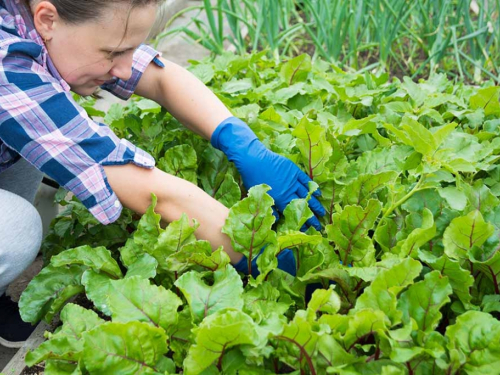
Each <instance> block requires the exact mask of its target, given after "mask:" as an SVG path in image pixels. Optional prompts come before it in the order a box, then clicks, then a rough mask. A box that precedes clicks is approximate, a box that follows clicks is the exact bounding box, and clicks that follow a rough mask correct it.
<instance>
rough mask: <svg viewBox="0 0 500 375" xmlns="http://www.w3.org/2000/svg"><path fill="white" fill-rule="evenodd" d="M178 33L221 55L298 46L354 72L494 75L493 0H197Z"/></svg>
mask: <svg viewBox="0 0 500 375" xmlns="http://www.w3.org/2000/svg"><path fill="white" fill-rule="evenodd" d="M193 9H196V10H198V12H197V13H196V14H195V15H194V17H193V18H192V20H191V24H190V25H186V26H182V27H178V28H174V29H168V28H167V31H165V32H164V33H162V34H161V35H160V36H159V38H158V39H157V40H160V39H161V38H164V37H170V36H171V35H173V34H179V33H182V34H184V35H186V36H187V37H189V38H191V39H193V40H195V41H196V42H198V43H200V44H201V45H202V46H204V47H205V48H207V49H209V50H210V51H211V52H212V53H213V54H214V55H220V54H221V53H222V52H223V51H224V47H227V46H228V45H233V46H234V48H235V50H236V51H237V52H238V53H240V54H241V53H244V52H249V51H251V52H257V51H261V50H267V51H268V53H269V56H270V57H272V58H273V59H274V60H275V61H278V60H279V59H285V60H286V59H288V58H291V57H293V56H296V55H298V54H301V53H302V52H308V53H310V54H311V55H313V60H315V59H317V58H318V57H321V58H323V59H325V60H327V61H329V62H332V63H337V64H339V65H340V66H341V67H347V66H349V67H352V68H353V69H355V70H357V71H371V70H373V69H376V70H377V71H385V72H389V73H390V74H392V75H395V76H398V77H402V76H404V75H407V76H411V77H412V78H421V77H427V76H429V75H430V74H432V73H435V72H444V73H446V74H447V75H448V76H449V77H450V78H454V79H461V80H465V81H467V82H473V83H479V82H481V81H484V80H486V79H493V80H494V81H495V82H497V83H498V82H500V69H499V66H498V64H499V63H498V62H499V61H500V51H499V49H500V20H499V12H500V0H472V1H471V0H415V1H401V0H272V1H271V0H212V1H210V0H204V1H203V5H200V6H197V7H190V8H187V9H186V10H184V11H182V12H181V13H179V15H180V14H184V13H185V12H187V11H191V10H193Z"/></svg>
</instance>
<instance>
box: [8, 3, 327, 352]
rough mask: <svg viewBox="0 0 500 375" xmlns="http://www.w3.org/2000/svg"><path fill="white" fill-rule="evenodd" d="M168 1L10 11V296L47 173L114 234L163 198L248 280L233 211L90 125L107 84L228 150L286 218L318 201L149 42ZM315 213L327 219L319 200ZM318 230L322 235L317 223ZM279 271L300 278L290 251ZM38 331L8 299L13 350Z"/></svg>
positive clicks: (169, 215) (36, 236)
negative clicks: (295, 202)
mask: <svg viewBox="0 0 500 375" xmlns="http://www.w3.org/2000/svg"><path fill="white" fill-rule="evenodd" d="M158 3H159V0H106V1H101V0H86V1H81V0H50V1H48V0H30V1H29V0H25V2H23V0H2V1H0V25H1V30H0V43H1V44H0V62H1V63H0V66H1V68H2V69H1V70H2V75H1V85H0V209H1V217H0V295H2V294H4V292H5V289H6V287H7V285H8V284H9V283H10V282H11V281H12V280H13V279H14V278H15V277H16V276H17V275H19V273H20V272H22V271H23V270H24V269H25V268H26V267H27V266H28V265H29V264H30V263H31V262H32V260H33V259H34V257H35V256H36V254H37V252H38V247H39V245H40V241H41V229H40V219H39V217H38V216H37V214H36V211H35V210H34V209H33V207H32V206H31V204H30V203H29V202H31V201H32V200H33V196H34V193H35V191H36V189H37V187H38V185H39V183H40V180H41V176H42V173H45V174H47V175H48V176H50V177H51V178H53V179H54V180H56V181H58V182H59V184H60V185H61V186H64V187H65V188H67V189H68V190H70V191H72V192H73V193H74V194H75V195H76V196H77V197H78V198H79V199H80V200H81V201H82V202H83V204H84V205H85V206H86V207H87V208H88V209H89V210H90V212H91V213H92V214H93V215H94V216H95V217H96V218H97V219H98V220H99V221H100V222H101V223H103V224H108V223H111V222H113V221H115V220H116V219H117V218H118V217H119V216H120V212H121V210H122V205H123V206H125V207H128V208H130V209H132V210H134V211H136V212H138V213H144V212H145V211H146V209H147V207H148V206H149V205H150V199H151V198H150V197H151V193H154V194H156V196H157V197H158V205H157V207H156V210H157V212H158V213H159V214H161V216H162V218H163V219H164V220H166V221H169V222H170V221H173V220H175V219H178V218H179V217H180V215H181V214H182V213H183V212H185V213H187V215H188V216H189V217H191V218H196V219H197V220H198V221H199V222H200V227H199V229H198V230H197V232H196V235H197V237H198V238H201V239H205V240H208V241H210V242H211V244H212V246H213V247H214V248H218V247H219V246H223V247H224V249H225V251H226V252H227V253H228V255H229V257H230V258H231V263H232V264H233V265H234V267H235V268H236V269H238V270H239V271H241V272H246V273H248V269H247V261H246V259H245V258H244V257H243V256H242V254H239V253H236V252H234V251H233V250H232V248H231V243H230V240H229V238H228V237H227V236H226V235H224V234H222V233H221V227H222V226H223V225H224V222H225V219H226V217H227V215H228V210H227V208H226V207H224V206H223V205H222V204H220V203H219V202H217V201H216V200H214V199H212V198H211V197H210V196H208V195H207V194H206V193H205V192H203V191H202V190H201V189H199V188H198V187H196V186H195V185H193V184H191V183H189V182H187V181H184V180H182V179H179V178H177V177H175V176H171V175H169V174H167V173H164V172H162V171H160V170H159V169H157V168H155V167H154V160H153V158H152V157H151V156H150V155H148V154H147V153H146V152H144V151H143V150H140V149H138V148H137V147H135V146H134V145H132V144H130V143H129V142H128V141H126V140H123V139H118V138H117V137H116V135H114V134H113V132H112V131H111V130H110V129H109V128H108V127H107V126H105V125H103V124H97V123H95V122H94V121H93V120H91V119H90V118H89V117H88V116H87V114H86V113H85V111H84V110H83V109H82V108H81V107H80V106H78V105H77V104H76V103H75V102H74V100H73V98H72V95H71V91H73V92H75V93H77V94H80V95H91V94H92V93H94V91H95V90H96V89H97V88H98V87H99V86H100V87H101V88H103V89H104V90H107V91H110V92H111V93H113V94H114V95H116V96H118V97H120V98H122V99H127V98H129V97H130V96H131V95H132V93H136V94H138V95H141V96H143V97H146V98H149V99H152V100H154V101H156V102H157V103H159V104H160V105H162V106H163V107H165V108H166V109H167V110H168V111H170V112H171V113H172V114H173V115H174V116H175V117H176V118H177V119H178V120H179V121H181V122H182V123H183V124H184V125H185V126H186V127H188V128H189V129H191V130H192V131H194V132H196V133H198V134H200V135H201V136H203V137H204V138H206V139H209V140H210V141H211V143H212V145H214V147H216V148H218V149H220V150H222V151H223V152H224V153H225V154H226V155H227V156H228V158H229V160H231V161H233V162H234V163H235V165H236V166H237V168H238V170H239V172H240V174H241V176H242V179H243V182H244V184H245V186H246V187H247V188H249V187H251V186H254V185H256V184H260V183H267V184H268V185H270V186H271V188H272V190H271V192H270V193H271V196H272V197H273V198H274V199H275V203H276V207H277V209H278V211H282V210H283V209H284V208H285V207H286V205H287V204H288V203H289V202H290V201H291V200H292V199H295V198H298V197H305V196H306V195H307V184H308V181H309V178H308V177H307V175H305V174H304V173H303V172H302V171H300V170H299V168H298V167H297V166H296V165H295V164H293V163H292V162H291V161H289V160H288V159H286V158H283V157H281V156H279V155H277V154H275V153H273V152H271V151H269V150H267V149H266V148H265V147H264V146H263V145H262V143H261V142H260V141H259V140H258V138H257V137H256V136H255V135H254V134H253V133H252V131H251V130H250V129H249V128H248V126H247V125H246V124H244V123H243V122H242V121H240V120H238V119H236V118H234V117H232V115H231V112H230V111H229V110H228V109H227V108H226V107H225V106H224V105H223V104H222V103H221V102H220V101H219V100H218V99H217V97H216V96H215V95H214V94H213V93H212V92H211V91H210V90H209V89H207V88H206V87H205V86H204V85H203V84H202V83H201V82H200V81H198V80H197V79H196V78H195V77H194V76H192V75H191V74H190V73H189V72H187V71H186V70H184V69H182V68H181V67H179V66H177V65H175V64H173V63H171V62H168V61H166V60H164V59H162V58H161V57H160V56H159V54H158V53H157V52H156V51H155V50H153V49H152V48H150V47H148V46H145V45H143V44H142V43H143V42H144V40H145V39H146V37H147V35H148V33H149V31H150V28H151V26H152V25H153V22H154V20H155V13H156V9H157V4H158ZM310 205H311V208H312V209H313V211H314V212H315V213H316V214H317V215H323V214H324V209H323V207H322V206H321V204H320V203H319V202H318V201H317V200H316V199H315V198H313V199H311V201H310ZM309 225H314V226H315V227H317V228H320V226H319V221H318V220H317V218H316V217H313V218H312V219H310V220H309ZM278 267H279V268H281V269H284V270H285V271H287V272H290V273H292V274H293V273H294V272H295V260H294V258H293V254H292V253H291V252H290V251H284V252H282V253H281V254H280V255H279V256H278ZM29 328H30V327H25V326H24V327H23V323H22V322H21V321H20V319H19V315H18V312H17V306H15V305H13V303H12V302H11V301H10V299H8V298H6V297H5V296H4V297H0V337H1V338H2V340H3V343H4V344H10V345H12V343H13V342H19V341H22V340H23V339H24V338H25V336H27V335H28V334H29V332H30V329H29ZM0 342H1V341H0Z"/></svg>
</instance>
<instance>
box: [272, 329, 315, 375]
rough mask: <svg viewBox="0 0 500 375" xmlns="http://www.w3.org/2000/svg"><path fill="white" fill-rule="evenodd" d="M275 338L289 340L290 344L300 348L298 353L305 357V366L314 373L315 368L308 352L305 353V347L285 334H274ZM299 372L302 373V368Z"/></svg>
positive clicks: (313, 374) (312, 374)
mask: <svg viewBox="0 0 500 375" xmlns="http://www.w3.org/2000/svg"><path fill="white" fill-rule="evenodd" d="M276 338H277V339H278V340H285V341H288V342H291V343H292V344H294V345H296V346H297V347H298V348H299V350H300V355H301V356H302V357H304V358H305V359H306V362H307V366H308V367H309V370H310V371H311V375H316V369H315V368H314V365H313V363H312V359H311V357H310V356H309V354H307V351H306V348H304V347H303V346H302V345H300V344H299V343H298V342H297V341H295V340H293V339H291V338H288V337H285V336H276ZM301 373H302V370H301Z"/></svg>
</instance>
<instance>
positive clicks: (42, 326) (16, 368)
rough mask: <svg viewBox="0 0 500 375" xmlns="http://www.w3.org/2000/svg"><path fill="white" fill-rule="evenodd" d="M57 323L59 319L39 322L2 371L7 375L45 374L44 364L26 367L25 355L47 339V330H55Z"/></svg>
mask: <svg viewBox="0 0 500 375" xmlns="http://www.w3.org/2000/svg"><path fill="white" fill-rule="evenodd" d="M57 324H58V323H57V321H54V322H53V323H51V324H50V325H49V324H47V323H44V322H42V323H39V324H38V325H37V327H36V328H35V330H34V331H33V333H32V334H31V336H30V337H29V338H28V340H26V342H25V344H24V345H23V346H22V347H21V348H20V349H19V350H18V351H17V353H16V354H15V355H14V357H12V359H11V360H10V362H9V363H8V364H7V366H5V368H4V369H3V370H1V371H0V372H2V373H3V374H5V375H39V374H43V373H44V371H43V370H44V367H43V365H36V366H33V367H31V368H28V367H26V363H25V357H26V354H27V353H28V351H30V350H34V349H36V348H37V347H38V346H40V344H41V343H42V342H44V341H45V337H44V333H45V331H49V332H53V331H54V329H55V327H56V326H57Z"/></svg>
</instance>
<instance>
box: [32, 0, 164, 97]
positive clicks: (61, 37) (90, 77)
mask: <svg viewBox="0 0 500 375" xmlns="http://www.w3.org/2000/svg"><path fill="white" fill-rule="evenodd" d="M44 3H48V2H47V1H42V2H39V3H38V4H37V6H36V9H35V10H34V18H35V26H36V28H37V30H38V32H39V33H40V35H41V36H42V37H43V38H45V39H46V40H48V41H47V42H46V46H47V50H48V53H49V55H50V58H51V59H52V61H53V63H54V65H55V67H56V68H57V70H58V71H59V74H61V76H62V78H63V79H64V80H65V81H66V82H67V83H68V84H69V86H70V87H71V90H72V91H74V92H76V93H77V94H80V95H91V94H93V93H94V92H95V90H96V89H97V87H98V86H100V85H102V84H103V83H104V82H106V81H109V80H111V79H113V78H114V77H117V78H120V79H123V80H128V79H129V78H130V76H131V74H132V56H133V54H134V51H135V49H136V48H137V47H138V46H139V45H140V44H141V43H143V42H144V41H145V39H146V38H147V36H148V33H149V30H150V28H151V26H152V25H153V23H154V20H155V14H156V5H154V4H152V5H147V6H143V7H137V8H134V9H132V11H130V6H129V4H128V3H127V2H124V3H118V4H113V5H112V6H109V7H108V8H107V9H105V10H104V14H103V17H101V18H100V19H99V20H94V21H86V22H85V23H82V24H77V25H74V24H69V23H66V22H64V21H62V20H61V19H60V17H59V16H58V14H57V12H56V14H55V15H52V16H51V15H50V8H51V7H53V6H52V4H51V3H48V4H44ZM42 4H44V5H43V6H47V7H48V11H47V13H44V11H43V10H42V11H41V12H40V13H37V10H39V9H38V7H40V6H41V5H42ZM54 9H55V8H54ZM129 12H130V16H129V17H128V26H126V24H127V16H128V14H129ZM37 15H38V16H39V17H38V18H37ZM125 29H127V32H126V34H125Z"/></svg>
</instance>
